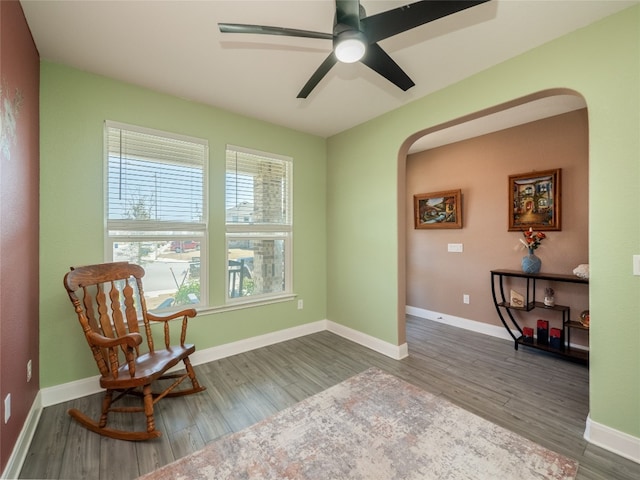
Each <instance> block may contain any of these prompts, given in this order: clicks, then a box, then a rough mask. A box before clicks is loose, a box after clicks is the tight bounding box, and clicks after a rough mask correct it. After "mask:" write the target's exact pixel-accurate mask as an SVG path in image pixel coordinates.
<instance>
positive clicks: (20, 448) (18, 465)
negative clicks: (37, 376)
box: [0, 392, 42, 478]
mask: <svg viewBox="0 0 640 480" xmlns="http://www.w3.org/2000/svg"><path fill="white" fill-rule="evenodd" d="M41 414H42V396H41V395H40V392H38V393H37V394H36V398H35V399H34V401H33V404H32V405H31V409H30V410H29V413H28V415H27V418H26V420H25V422H24V425H23V426H22V430H21V431H20V435H18V440H17V441H16V444H15V445H14V447H13V451H12V452H11V456H10V457H9V461H8V462H7V466H6V467H5V469H4V471H3V472H2V476H0V478H18V476H19V475H20V470H22V465H23V464H24V460H25V458H26V457H27V452H28V451H29V445H31V440H33V435H34V434H35V432H36V427H37V426H38V421H39V420H40V415H41Z"/></svg>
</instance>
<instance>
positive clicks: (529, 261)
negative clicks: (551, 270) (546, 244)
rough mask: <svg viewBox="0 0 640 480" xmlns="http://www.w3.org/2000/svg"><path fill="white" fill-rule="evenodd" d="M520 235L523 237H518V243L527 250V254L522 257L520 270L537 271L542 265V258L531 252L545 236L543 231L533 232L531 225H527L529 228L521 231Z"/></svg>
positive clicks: (526, 271) (525, 271)
mask: <svg viewBox="0 0 640 480" xmlns="http://www.w3.org/2000/svg"><path fill="white" fill-rule="evenodd" d="M522 236H523V237H524V238H521V239H520V243H522V244H523V245H524V246H525V247H526V248H527V250H528V251H529V255H527V256H526V257H523V258H522V271H523V272H524V273H538V272H540V268H541V267H542V260H540V258H539V257H538V256H536V255H535V254H534V253H533V252H534V251H535V250H536V249H537V248H538V247H539V246H540V245H541V244H542V241H543V240H544V239H545V238H547V236H546V235H545V234H544V233H543V232H534V231H533V228H531V227H529V230H525V231H523V232H522Z"/></svg>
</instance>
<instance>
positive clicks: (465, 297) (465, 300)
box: [462, 293, 469, 304]
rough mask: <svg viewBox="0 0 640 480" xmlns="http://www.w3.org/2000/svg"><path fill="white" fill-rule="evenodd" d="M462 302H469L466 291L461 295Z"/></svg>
mask: <svg viewBox="0 0 640 480" xmlns="http://www.w3.org/2000/svg"><path fill="white" fill-rule="evenodd" d="M462 303H467V304H468V303H469V295H467V294H466V293H465V294H464V295H462Z"/></svg>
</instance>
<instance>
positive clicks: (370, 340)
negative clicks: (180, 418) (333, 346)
mask: <svg viewBox="0 0 640 480" xmlns="http://www.w3.org/2000/svg"><path fill="white" fill-rule="evenodd" d="M325 330H328V331H330V332H333V333H335V334H337V335H340V336H341V337H344V338H346V339H348V340H351V341H353V342H355V343H358V344H360V345H363V346H365V347H367V348H370V349H371V350H374V351H376V352H379V353H382V354H383V355H386V356H388V357H391V358H393V359H396V360H400V359H402V358H405V357H406V356H407V355H408V349H407V345H406V344H404V345H399V346H397V345H392V344H390V343H388V342H384V341H382V340H380V339H378V338H375V337H372V336H370V335H366V334H364V333H361V332H358V331H357V330H353V329H351V328H348V327H345V326H343V325H339V324H337V323H335V322H331V321H329V320H319V321H317V322H313V323H307V324H305V325H300V326H297V327H292V328H286V329H284V330H278V331H277V332H271V333H267V334H264V335H258V336H257V337H251V338H247V339H244V340H239V341H237V342H231V343H226V344H224V345H218V346H216V347H211V348H205V349H204V350H196V352H195V353H194V354H193V355H191V357H190V358H191V363H192V364H193V365H200V364H203V363H207V362H212V361H214V360H219V359H221V358H226V357H230V356H232V355H237V354H239V353H244V352H248V351H250V350H255V349H257V348H261V347H266V346H269V345H273V344H276V343H280V342H285V341H287V340H292V339H294V338H298V337H302V336H305V335H310V334H312V333H317V332H322V331H325ZM176 368H180V367H179V366H178V367H176ZM101 391H102V389H101V388H100V376H99V375H96V376H93V377H88V378H83V379H80V380H75V381H73V382H68V383H64V384H62V385H56V386H54V387H47V388H43V389H42V390H41V391H40V393H41V394H42V405H43V407H48V406H50V405H55V404H58V403H62V402H67V401H69V400H74V399H76V398H81V397H85V396H87V395H92V394H94V393H99V392H101Z"/></svg>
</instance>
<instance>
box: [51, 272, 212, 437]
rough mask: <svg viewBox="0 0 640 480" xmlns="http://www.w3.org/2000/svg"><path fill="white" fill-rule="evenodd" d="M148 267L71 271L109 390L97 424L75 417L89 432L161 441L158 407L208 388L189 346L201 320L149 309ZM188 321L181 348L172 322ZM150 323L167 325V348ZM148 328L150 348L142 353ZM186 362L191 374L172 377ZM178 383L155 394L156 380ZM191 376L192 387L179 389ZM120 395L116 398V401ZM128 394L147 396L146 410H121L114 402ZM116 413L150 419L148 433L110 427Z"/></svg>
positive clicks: (71, 289) (74, 297)
mask: <svg viewBox="0 0 640 480" xmlns="http://www.w3.org/2000/svg"><path fill="white" fill-rule="evenodd" d="M143 276H144V269H143V268H142V267H140V266H139V265H135V264H130V263H127V262H118V263H106V264H100V265H88V266H84V267H77V268H73V267H72V268H71V271H70V272H68V273H67V274H66V275H65V277H64V286H65V288H66V289H67V293H68V294H69V299H70V300H71V302H72V303H73V305H74V307H75V311H76V313H77V315H78V320H80V324H81V325H82V329H83V331H84V335H85V337H86V339H87V342H88V343H89V346H90V347H91V351H92V353H93V357H94V358H95V361H96V363H97V365H98V369H99V370H100V386H101V387H102V388H104V389H106V392H105V396H104V400H103V402H102V414H101V416H100V420H99V421H97V422H96V421H94V420H93V419H91V418H89V417H88V416H87V415H85V414H83V413H81V412H80V411H78V410H76V409H70V410H69V411H68V413H69V415H71V417H73V418H74V419H75V420H77V421H78V422H80V423H81V424H82V425H83V426H85V427H86V428H88V429H89V430H91V431H93V432H96V433H99V434H100V435H105V436H107V437H111V438H117V439H121V440H147V439H150V438H156V437H159V436H160V435H161V432H160V431H158V430H156V425H155V420H154V416H153V410H154V405H155V404H156V403H157V402H158V401H159V400H160V399H162V398H164V397H172V396H181V395H188V394H191V393H196V392H200V391H202V390H204V389H205V387H202V386H200V385H199V384H198V380H197V379H196V375H195V372H194V370H193V367H192V366H191V362H190V361H189V355H191V354H192V353H193V352H195V346H194V345H192V344H185V343H184V342H185V337H186V333H187V319H188V318H192V317H195V315H196V311H195V310H194V309H186V310H182V311H180V312H176V313H172V314H170V315H166V316H157V315H155V314H152V313H150V312H148V311H147V308H146V304H145V299H144V293H143V290H142V277H143ZM180 317H182V330H181V334H180V343H179V345H171V343H170V337H169V320H173V319H176V318H180ZM150 322H162V323H164V346H163V348H162V349H158V348H156V347H155V345H154V343H153V337H152V335H151V326H150ZM139 325H140V326H142V327H143V330H144V337H146V350H144V351H142V350H143V349H144V347H142V348H141V344H142V343H143V335H142V334H141V333H140V329H139ZM180 361H182V362H183V363H184V366H185V368H186V373H174V374H167V373H166V372H167V370H169V369H170V368H171V367H173V366H175V365H177V364H178V363H179V362H180ZM167 378H171V379H175V381H173V382H172V383H171V384H170V385H169V386H168V387H166V388H164V389H163V390H162V391H161V392H152V389H151V386H152V384H153V385H154V386H157V385H158V383H155V382H156V380H161V379H167ZM187 378H189V380H190V381H191V388H189V389H184V390H176V387H177V386H178V385H180V384H181V383H182V381H183V380H185V379H187ZM114 394H116V396H115V398H114ZM127 394H133V395H137V396H142V406H122V407H115V406H113V404H114V403H115V402H116V401H118V400H120V399H121V398H123V397H124V396H125V395H127ZM111 412H122V413H136V412H137V413H140V412H143V413H144V414H145V416H146V431H142V430H140V431H128V430H119V429H114V428H109V427H107V417H108V415H109V413H111Z"/></svg>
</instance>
